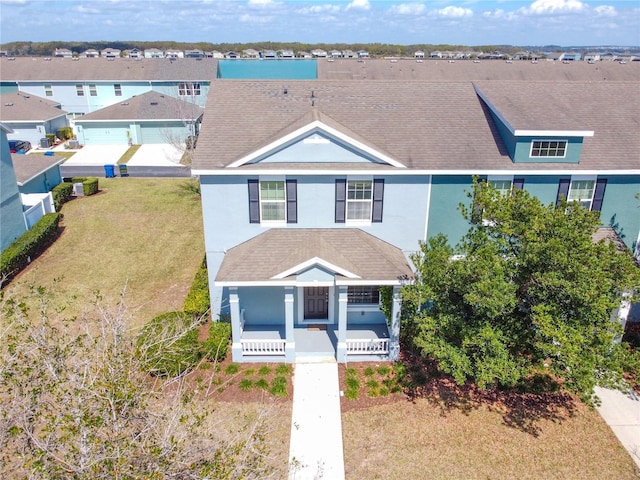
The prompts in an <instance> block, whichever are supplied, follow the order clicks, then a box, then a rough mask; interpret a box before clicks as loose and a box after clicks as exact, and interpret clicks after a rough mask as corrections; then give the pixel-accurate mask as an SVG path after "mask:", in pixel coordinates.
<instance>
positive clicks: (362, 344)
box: [347, 338, 389, 355]
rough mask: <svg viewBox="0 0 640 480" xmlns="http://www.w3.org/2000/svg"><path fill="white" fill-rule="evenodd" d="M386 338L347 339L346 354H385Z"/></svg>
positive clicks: (387, 347)
mask: <svg viewBox="0 0 640 480" xmlns="http://www.w3.org/2000/svg"><path fill="white" fill-rule="evenodd" d="M388 353H389V339H388V338H367V339H347V355H386V354H388Z"/></svg>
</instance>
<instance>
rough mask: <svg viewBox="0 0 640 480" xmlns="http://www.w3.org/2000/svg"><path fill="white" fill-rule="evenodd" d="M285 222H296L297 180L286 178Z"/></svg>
mask: <svg viewBox="0 0 640 480" xmlns="http://www.w3.org/2000/svg"><path fill="white" fill-rule="evenodd" d="M285 183H286V187H287V188H286V190H287V223H298V182H297V180H286V182H285Z"/></svg>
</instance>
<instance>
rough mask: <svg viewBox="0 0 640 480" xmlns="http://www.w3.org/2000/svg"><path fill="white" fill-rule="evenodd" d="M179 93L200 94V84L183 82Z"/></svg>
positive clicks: (196, 95) (179, 86)
mask: <svg viewBox="0 0 640 480" xmlns="http://www.w3.org/2000/svg"><path fill="white" fill-rule="evenodd" d="M178 95H180V96H182V97H185V96H189V97H198V96H200V84H199V83H191V82H182V83H180V84H179V85H178Z"/></svg>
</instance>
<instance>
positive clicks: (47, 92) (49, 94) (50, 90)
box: [44, 83, 53, 97]
mask: <svg viewBox="0 0 640 480" xmlns="http://www.w3.org/2000/svg"><path fill="white" fill-rule="evenodd" d="M44 94H45V96H47V97H53V87H52V86H51V84H50V83H45V84H44Z"/></svg>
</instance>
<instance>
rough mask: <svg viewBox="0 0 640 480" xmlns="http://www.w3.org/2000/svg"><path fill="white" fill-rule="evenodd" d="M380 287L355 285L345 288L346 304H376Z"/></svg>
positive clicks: (378, 299)
mask: <svg viewBox="0 0 640 480" xmlns="http://www.w3.org/2000/svg"><path fill="white" fill-rule="evenodd" d="M379 303H380V289H379V288H378V287H375V286H369V285H357V286H352V287H348V288H347V304H348V305H378V304H379Z"/></svg>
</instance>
